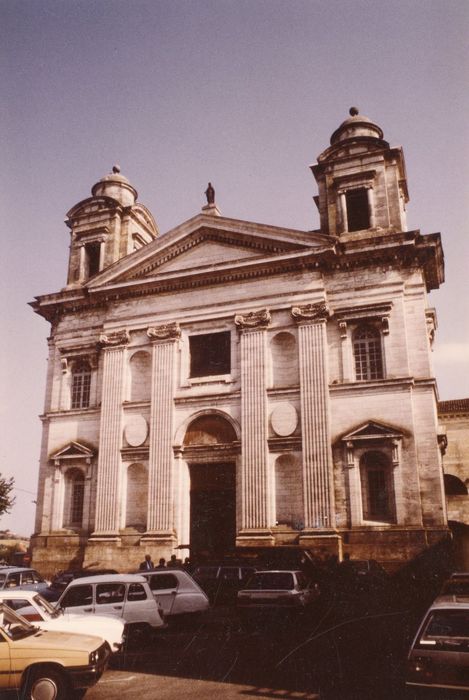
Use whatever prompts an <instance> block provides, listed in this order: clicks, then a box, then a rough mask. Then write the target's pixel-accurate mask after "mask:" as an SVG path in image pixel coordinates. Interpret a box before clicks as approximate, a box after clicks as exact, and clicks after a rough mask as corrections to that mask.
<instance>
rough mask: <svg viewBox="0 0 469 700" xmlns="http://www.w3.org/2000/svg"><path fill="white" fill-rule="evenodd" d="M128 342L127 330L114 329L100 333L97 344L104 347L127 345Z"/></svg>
mask: <svg viewBox="0 0 469 700" xmlns="http://www.w3.org/2000/svg"><path fill="white" fill-rule="evenodd" d="M129 342H130V335H129V331H128V330H123V331H116V332H115V333H101V335H100V336H99V344H100V345H102V346H104V347H108V348H110V347H115V346H116V345H127V343H129Z"/></svg>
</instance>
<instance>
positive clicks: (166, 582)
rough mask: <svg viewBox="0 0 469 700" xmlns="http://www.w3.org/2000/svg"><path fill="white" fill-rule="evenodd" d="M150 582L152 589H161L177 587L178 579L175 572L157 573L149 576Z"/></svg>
mask: <svg viewBox="0 0 469 700" xmlns="http://www.w3.org/2000/svg"><path fill="white" fill-rule="evenodd" d="M148 583H149V584H150V588H151V590H152V591H161V590H163V589H168V588H177V587H178V580H177V578H176V576H174V574H155V575H153V576H148Z"/></svg>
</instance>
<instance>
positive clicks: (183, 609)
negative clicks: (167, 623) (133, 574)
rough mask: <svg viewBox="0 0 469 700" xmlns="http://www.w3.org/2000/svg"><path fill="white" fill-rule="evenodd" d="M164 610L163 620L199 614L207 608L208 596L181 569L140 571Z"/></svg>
mask: <svg viewBox="0 0 469 700" xmlns="http://www.w3.org/2000/svg"><path fill="white" fill-rule="evenodd" d="M141 575H142V576H143V577H144V578H145V579H146V580H147V581H148V584H149V586H150V590H151V591H152V593H153V595H154V597H155V599H156V600H157V601H158V603H159V604H160V606H161V608H162V609H163V612H164V617H165V620H168V618H169V619H171V620H174V619H176V618H178V619H181V618H182V617H188V616H199V615H200V614H201V613H204V612H205V611H206V610H208V608H209V606H210V603H209V599H208V596H207V595H206V594H205V593H204V591H203V590H202V589H201V588H200V586H199V585H198V584H197V583H196V581H194V579H193V578H192V576H190V575H189V574H188V573H187V571H184V570H183V569H168V570H164V569H161V570H155V571H142V572H141Z"/></svg>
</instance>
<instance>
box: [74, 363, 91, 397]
mask: <svg viewBox="0 0 469 700" xmlns="http://www.w3.org/2000/svg"><path fill="white" fill-rule="evenodd" d="M90 390H91V369H90V367H89V365H88V364H87V363H85V362H83V363H81V362H80V363H77V365H76V367H75V368H74V370H73V373H72V408H88V406H89V405H90Z"/></svg>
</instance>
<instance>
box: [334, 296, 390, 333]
mask: <svg viewBox="0 0 469 700" xmlns="http://www.w3.org/2000/svg"><path fill="white" fill-rule="evenodd" d="M391 309H392V302H384V303H382V304H367V305H366V306H355V307H354V306H348V307H342V308H339V309H335V310H334V316H335V318H336V319H337V323H338V326H339V332H340V337H341V338H342V339H345V338H346V337H347V326H348V323H355V324H357V323H363V322H367V321H373V322H376V321H378V322H379V323H380V324H381V332H382V334H383V335H388V334H389V315H390V313H391Z"/></svg>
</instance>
